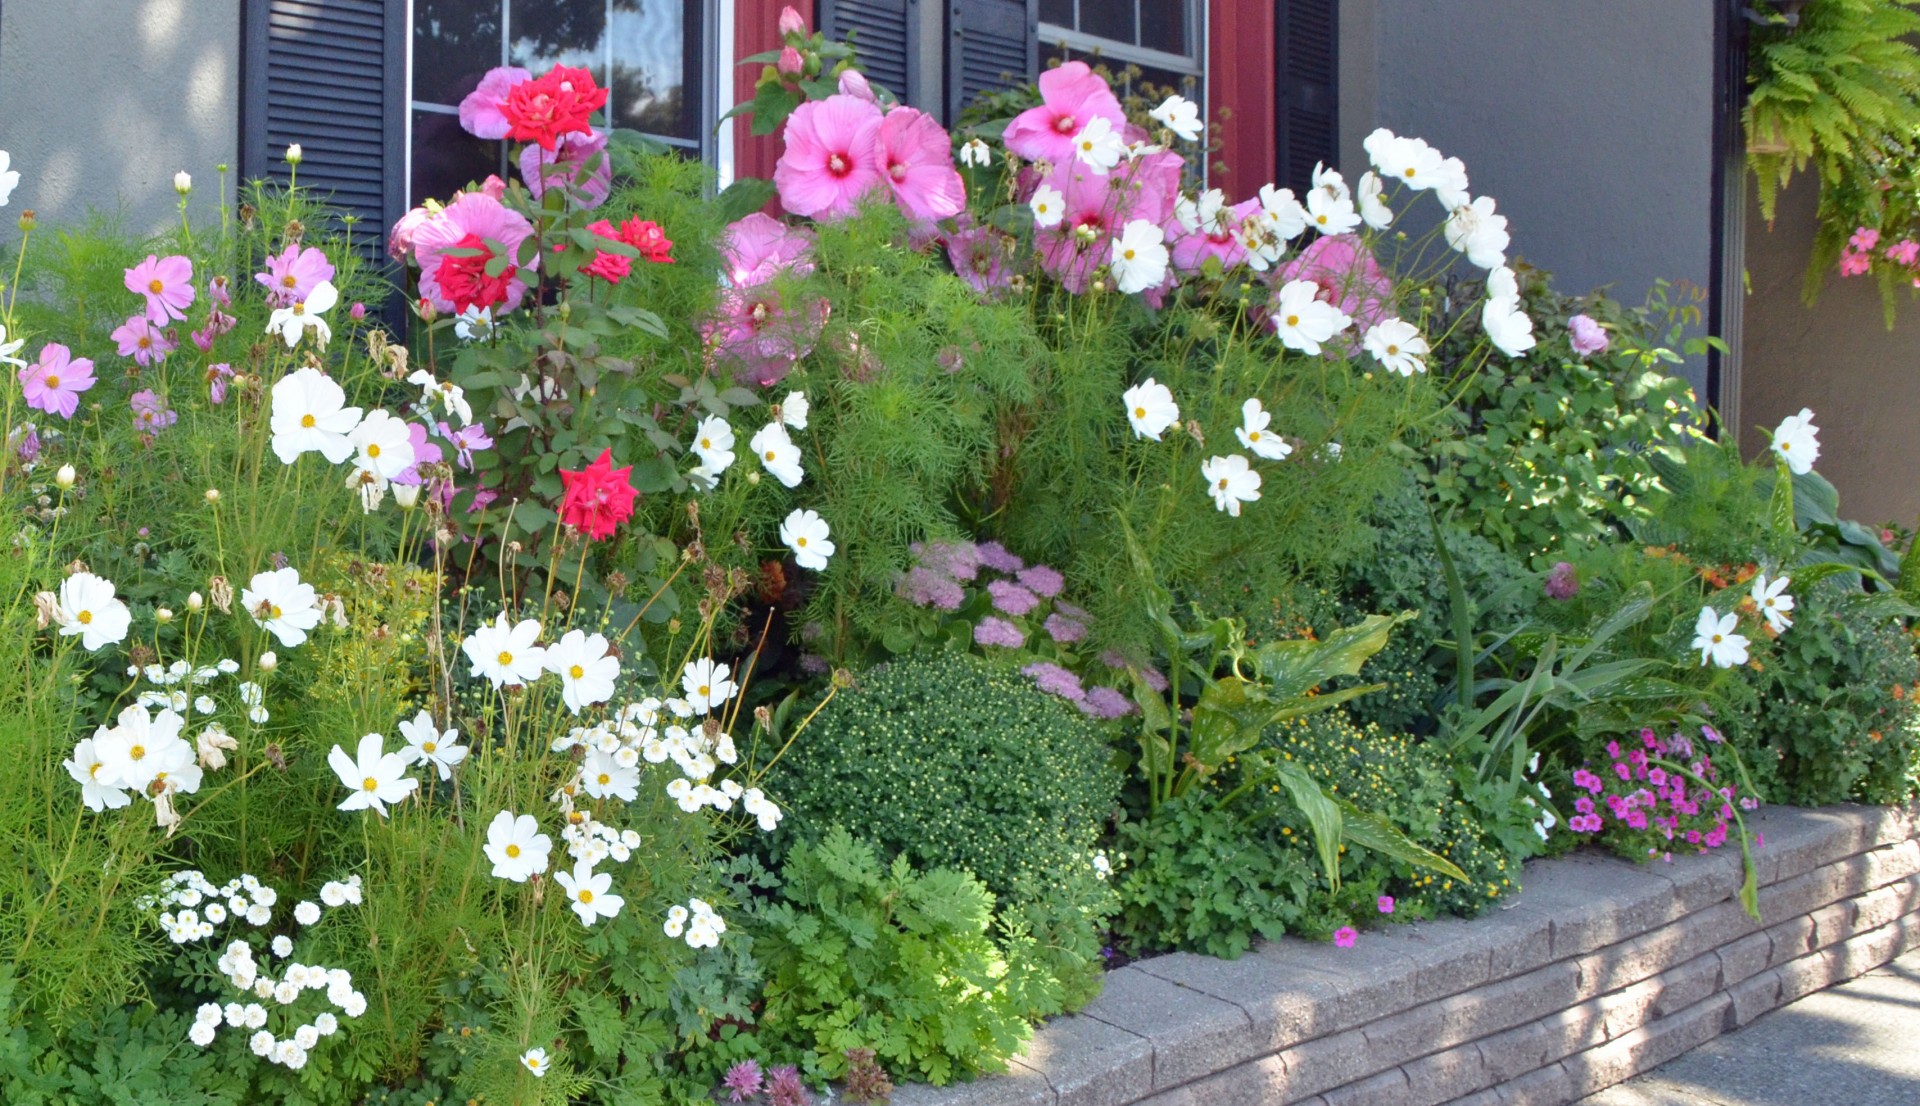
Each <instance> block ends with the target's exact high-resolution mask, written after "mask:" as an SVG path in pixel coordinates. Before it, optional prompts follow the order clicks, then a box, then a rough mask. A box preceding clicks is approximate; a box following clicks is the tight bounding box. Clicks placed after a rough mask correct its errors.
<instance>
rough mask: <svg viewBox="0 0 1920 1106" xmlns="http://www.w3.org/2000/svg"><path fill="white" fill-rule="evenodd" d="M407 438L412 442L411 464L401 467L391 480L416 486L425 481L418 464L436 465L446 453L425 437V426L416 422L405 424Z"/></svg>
mask: <svg viewBox="0 0 1920 1106" xmlns="http://www.w3.org/2000/svg"><path fill="white" fill-rule="evenodd" d="M407 438H408V440H410V441H411V442H412V443H413V464H411V465H408V466H407V467H406V468H403V469H401V470H400V472H399V473H398V474H396V475H395V476H394V478H393V482H394V483H396V484H407V485H413V486H417V485H419V484H422V483H425V480H424V478H423V477H421V475H420V466H421V465H437V464H439V463H440V461H441V459H442V458H444V457H445V456H446V454H445V453H444V452H443V451H442V450H441V448H440V447H439V445H437V444H435V443H434V442H433V441H432V439H430V438H428V437H427V428H426V427H424V426H422V425H420V424H419V423H417V422H410V423H408V424H407Z"/></svg>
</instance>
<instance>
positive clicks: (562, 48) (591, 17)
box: [507, 0, 607, 85]
mask: <svg viewBox="0 0 1920 1106" xmlns="http://www.w3.org/2000/svg"><path fill="white" fill-rule="evenodd" d="M507 17H508V20H509V23H508V27H507V31H508V33H509V35H510V36H511V38H512V43H511V44H510V47H509V49H508V51H507V55H508V57H510V58H511V59H512V60H513V64H515V65H518V66H522V67H524V68H526V69H527V70H528V71H530V72H532V73H533V75H534V76H536V77H537V76H539V75H540V74H542V73H545V72H546V71H547V70H549V69H551V68H553V67H554V66H555V65H575V66H579V67H581V68H583V69H589V70H592V71H593V79H594V80H595V81H598V82H600V83H601V84H603V85H604V84H606V81H607V0H512V6H511V7H510V8H509V9H508V12H507Z"/></svg>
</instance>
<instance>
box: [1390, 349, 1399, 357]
mask: <svg viewBox="0 0 1920 1106" xmlns="http://www.w3.org/2000/svg"><path fill="white" fill-rule="evenodd" d="M1399 352H1400V347H1399V346H1388V347H1387V356H1388V357H1392V356H1393V355H1394V354H1396V353H1399Z"/></svg>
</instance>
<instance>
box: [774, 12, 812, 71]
mask: <svg viewBox="0 0 1920 1106" xmlns="http://www.w3.org/2000/svg"><path fill="white" fill-rule="evenodd" d="M789 10H791V9H789ZM806 67H807V63H806V59H804V58H802V57H801V56H800V51H798V50H795V49H794V48H793V47H791V46H782V47H781V48H780V61H779V63H778V64H777V65H776V66H775V67H774V68H776V69H778V70H779V71H780V75H781V76H783V77H798V76H799V75H800V74H801V72H802V71H803V70H805V69H806Z"/></svg>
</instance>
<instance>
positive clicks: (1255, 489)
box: [1200, 453, 1260, 518]
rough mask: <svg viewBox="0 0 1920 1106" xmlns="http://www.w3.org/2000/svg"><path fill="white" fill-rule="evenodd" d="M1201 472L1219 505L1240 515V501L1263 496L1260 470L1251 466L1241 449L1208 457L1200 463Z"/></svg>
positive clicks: (1218, 507) (1224, 509)
mask: <svg viewBox="0 0 1920 1106" xmlns="http://www.w3.org/2000/svg"><path fill="white" fill-rule="evenodd" d="M1200 475H1201V476H1202V477H1204V478H1205V479H1206V481H1207V494H1208V495H1211V496H1212V497H1213V505H1214V507H1215V508H1216V509H1218V510H1222V511H1225V512H1227V513H1228V514H1230V515H1232V516H1233V517H1235V518H1239V517H1240V505H1241V504H1242V503H1252V502H1253V501H1254V500H1256V499H1259V498H1260V474H1259V473H1257V472H1255V471H1253V469H1252V468H1251V467H1250V466H1248V464H1247V459H1246V458H1245V457H1242V456H1240V455H1239V454H1238V453H1229V454H1227V455H1226V456H1224V457H1209V458H1207V459H1206V460H1205V461H1202V462H1201V463H1200Z"/></svg>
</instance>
